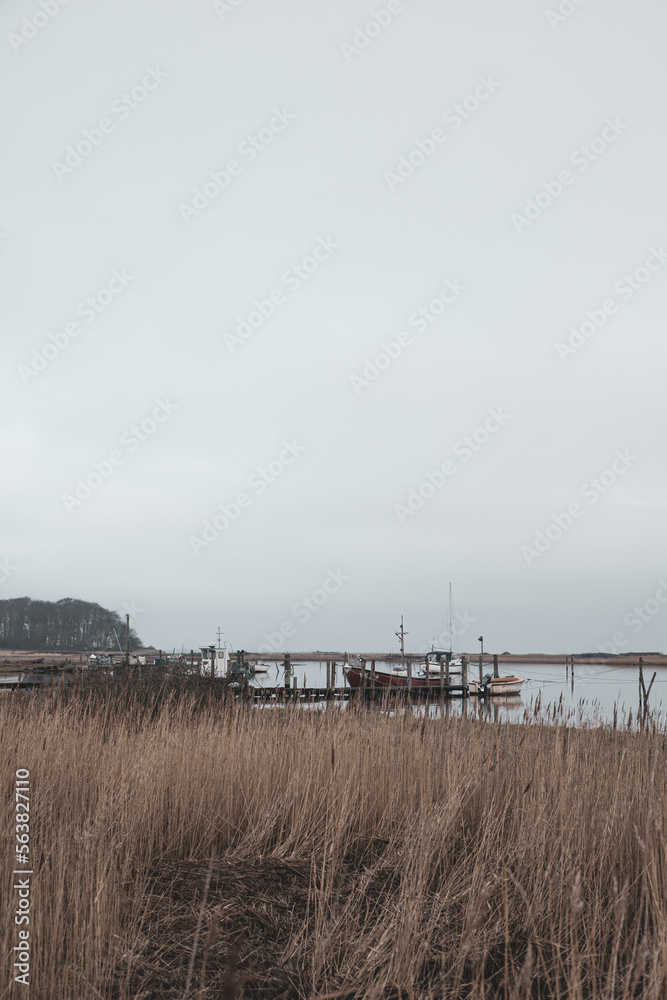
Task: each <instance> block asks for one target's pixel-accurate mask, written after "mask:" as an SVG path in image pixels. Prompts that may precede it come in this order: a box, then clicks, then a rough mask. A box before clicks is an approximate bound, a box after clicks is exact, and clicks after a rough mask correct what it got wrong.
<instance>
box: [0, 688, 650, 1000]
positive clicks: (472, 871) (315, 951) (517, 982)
mask: <svg viewBox="0 0 667 1000" xmlns="http://www.w3.org/2000/svg"><path fill="white" fill-rule="evenodd" d="M666 744H667V734H666V733H665V732H664V731H663V729H662V728H661V727H656V726H648V727H647V728H646V730H645V731H644V732H641V733H640V732H637V731H634V730H626V729H623V730H622V729H620V728H616V729H612V728H606V729H604V728H598V729H582V730H574V729H570V728H566V727H564V726H562V725H558V724H554V714H549V710H548V709H547V710H546V711H545V712H544V713H543V714H542V715H537V716H535V718H534V719H533V721H531V723H530V724H524V725H509V724H503V723H494V722H489V721H486V722H484V721H479V720H477V719H474V718H471V719H468V720H465V719H461V718H450V719H432V718H428V717H422V718H419V717H415V716H414V715H413V714H412V713H409V712H408V713H406V712H397V713H388V712H384V711H382V709H381V708H379V709H378V708H377V707H376V708H371V709H370V710H367V709H362V710H359V709H357V708H355V707H351V708H349V709H345V710H341V709H339V708H338V707H335V706H332V705H330V706H329V707H328V708H325V709H318V710H308V709H303V708H301V709H299V708H297V709H293V708H290V707H288V708H280V709H271V710H262V709H257V708H252V707H249V706H246V705H244V704H238V703H234V702H233V701H230V700H229V696H228V694H227V693H226V692H225V690H224V687H223V686H221V685H217V686H215V685H214V686H211V685H210V684H208V685H207V684H206V683H202V682H192V683H190V682H185V681H184V682H178V683H176V682H175V683H173V684H171V685H170V686H169V687H167V686H165V685H161V686H160V685H159V684H157V683H156V682H149V681H146V682H144V683H143V684H142V686H141V687H139V686H138V685H137V684H135V683H132V682H130V681H127V682H122V684H121V682H116V683H113V682H109V683H105V684H103V685H100V686H98V687H95V686H93V687H90V686H88V685H86V686H81V685H77V686H76V687H75V688H74V689H72V690H71V691H66V690H64V689H62V690H60V691H53V692H41V693H39V694H30V695H25V694H19V693H17V694H12V695H9V696H5V697H4V698H3V699H2V700H1V701H0V763H1V766H2V785H1V788H2V805H1V816H2V826H1V830H2V838H3V843H4V845H5V847H6V850H4V851H3V856H4V857H5V859H6V861H5V864H6V873H5V875H4V876H3V879H4V886H5V888H4V889H3V893H2V903H1V909H2V914H1V922H0V942H1V944H2V948H1V954H2V956H3V968H2V970H0V997H1V998H2V1000H4V998H9V997H15V996H17V997H18V996H23V995H24V994H22V993H21V992H20V990H21V989H22V988H21V987H16V988H14V985H13V984H12V970H11V960H10V959H9V958H8V957H7V956H9V955H10V954H11V950H12V947H13V945H14V944H15V943H16V934H15V932H16V928H15V926H14V923H13V910H14V907H15V900H14V898H13V895H14V894H13V893H12V892H10V891H6V890H9V887H10V884H11V883H10V878H11V874H10V873H11V869H12V868H13V830H12V825H13V810H14V803H13V787H14V772H15V770H16V768H18V767H25V768H28V769H29V770H30V774H31V814H32V819H31V823H32V827H31V845H32V852H33V853H32V855H31V859H32V863H33V867H34V870H35V875H34V876H33V887H34V889H33V898H32V916H31V924H30V928H31V931H32V935H33V939H34V945H33V952H34V954H33V970H32V985H31V987H30V997H31V1000H70V998H71V1000H79V998H81V1000H83V998H86V1000H87V998H93V997H103V998H104V1000H130V998H142V1000H157V998H160V1000H171V998H173V1000H177V998H178V1000H181V998H183V996H184V993H185V988H186V981H187V978H188V970H189V968H190V966H191V976H190V985H189V996H190V997H191V998H197V1000H204V998H212V997H220V996H225V997H227V1000H231V997H232V996H234V995H235V994H239V992H240V991H242V993H241V995H242V996H243V997H251V996H253V997H257V998H259V1000H270V998H273V997H294V998H296V997H303V998H315V997H319V998H322V1000H324V998H327V1000H334V998H353V997H367V998H369V1000H376V998H377V1000H379V998H392V1000H393V998H396V1000H398V998H409V1000H412V998H422V997H423V998H436V997H438V998H450V997H451V998H460V997H479V998H482V997H488V998H491V997H503V998H507V1000H510V998H512V1000H515V998H516V1000H520V998H527V997H545V998H547V997H548V998H551V997H554V998H565V997H568V998H582V1000H583V998H600V1000H602V998H605V1000H628V998H630V997H639V996H642V997H648V998H656V1000H658V998H663V997H665V996H666V995H667V919H666V915H667V895H666V893H667V867H666V862H667V858H666V855H665V832H664V831H665V828H666V819H667V816H666V811H667V804H666V802H665V794H664V793H665V760H666ZM207 875H208V883H207ZM205 891H206V892H205ZM204 893H205V895H204ZM200 920H201V925H200V931H199V935H198V941H197V942H195V935H196V934H197V927H198V923H199V922H200Z"/></svg>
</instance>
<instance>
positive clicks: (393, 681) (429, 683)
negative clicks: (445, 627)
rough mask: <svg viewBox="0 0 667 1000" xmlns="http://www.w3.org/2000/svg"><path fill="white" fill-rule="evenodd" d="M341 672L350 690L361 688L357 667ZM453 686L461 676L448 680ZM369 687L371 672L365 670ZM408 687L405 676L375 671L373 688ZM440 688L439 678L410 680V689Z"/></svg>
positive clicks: (346, 668)
mask: <svg viewBox="0 0 667 1000" xmlns="http://www.w3.org/2000/svg"><path fill="white" fill-rule="evenodd" d="M343 672H344V674H345V676H346V678H347V683H348V684H349V685H350V687H351V688H353V689H356V688H360V687H361V669H360V668H359V667H343ZM451 682H454V684H460V683H461V675H460V674H459V675H455V676H454V677H452V678H450V683H451ZM370 686H371V672H370V670H366V687H367V688H370ZM407 686H408V678H407V676H406V675H402V674H395V673H389V672H388V671H385V670H376V671H375V687H376V688H406V687H407ZM439 687H440V677H439V676H438V677H433V676H431V677H429V678H428V680H427V679H426V677H419V676H417V677H413V678H412V689H413V690H415V689H419V690H421V689H424V688H439Z"/></svg>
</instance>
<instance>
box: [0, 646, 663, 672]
mask: <svg viewBox="0 0 667 1000" xmlns="http://www.w3.org/2000/svg"><path fill="white" fill-rule="evenodd" d="M110 652H112V653H114V651H113V650H110ZM163 652H164V654H165V655H167V656H170V655H173V654H172V653H171V651H170V650H168V649H165V650H164V651H163ZM195 652H196V653H197V652H198V650H195ZM244 652H245V653H246V654H247V655H248V656H250V657H251V658H252V659H259V660H269V661H273V662H280V663H282V661H283V658H284V656H285V652H284V651H279V652H275V653H258V652H255V651H254V650H250V649H248V650H244ZM288 652H289V655H290V657H291V659H292V662H293V663H303V662H305V661H310V662H312V661H318V660H319V661H322V662H325V661H326V660H335V661H336V663H342V662H343V660H344V659H345V656H346V653H345V652H341V651H340V650H319V649H318V650H314V651H310V652H291V651H289V650H288ZM137 653H138V654H139V655H143V654H144V653H146V654H147V655H148V656H149V658H150V657H152V656H153V655H154V654H157V650H153V649H152V648H151V649H147V650H132V655H136V654H137ZM189 653H190V651H189V650H185V653H184V655H186V656H189ZM114 655H116V656H120V655H122V654H121V653H114ZM176 655H178V653H177V654H176ZM359 655H361V656H363V657H365V658H366V660H368V662H369V663H370V661H371V660H377V661H383V662H395V661H400V659H401V654H400V653H396V652H392V653H386V652H385V653H381V652H380V653H378V652H375V653H373V652H371V653H366V652H362V653H360V654H359ZM405 655H406V657H409V658H410V659H411V660H412V661H413V662H414V661H418V660H421V659H423V657H424V654H423V653H417V652H410V651H409V650H406V653H405ZM457 655H458V654H457ZM462 655H466V656H468V657H469V659H470V661H471V662H472V663H478V662H479V653H477V652H472V653H465V654H462ZM570 655H572V656H574V665H575V668H576V667H577V665H584V664H586V665H594V666H609V667H633V666H637V664H638V662H639V657H640V656H641V658H642V661H643V664H644V666H652V667H667V654H663V653H640V652H638V653H624V654H622V655H621V654H619V655H615V656H608V655H605V654H604V653H590V654H587V653H573V654H570V653H498V663H505V664H519V663H545V664H548V663H553V664H559V665H560V666H565V664H566V663H567V662H569V660H570ZM89 656H90V652H83V653H79V652H70V653H51V652H48V651H44V650H35V649H30V650H27V649H11V650H10V649H0V665H1V664H4V665H7V666H9V665H11V664H12V663H15V662H16V661H18V660H23V661H24V662H25V664H26V665H28V661H30V660H34V659H37V658H41V657H43V658H44V661H45V665H47V666H58V665H59V664H64V663H65V661H67V662H69V663H77V662H81V663H87V662H88V657H89ZM233 656H234V654H232V657H233ZM347 656H349V657H350V658H352V657H356V656H357V651H356V650H354V651H353V650H348V651H347ZM484 662H485V663H493V653H484Z"/></svg>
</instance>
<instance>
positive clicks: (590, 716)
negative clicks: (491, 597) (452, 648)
mask: <svg viewBox="0 0 667 1000" xmlns="http://www.w3.org/2000/svg"><path fill="white" fill-rule="evenodd" d="M368 669H369V670H370V664H369V665H368ZM377 669H378V670H380V669H382V670H392V669H393V664H382V663H381V662H380V661H379V660H378V661H377ZM484 669H485V672H486V671H487V670H489V667H488V666H487V665H486V664H485V667H484ZM654 672H655V674H656V678H655V682H654V684H653V687H652V689H651V693H650V697H649V705H650V708H651V710H652V711H655V712H656V713H658V714H662V715H663V716H664V714H665V707H666V706H667V667H646V668H645V669H644V683H645V684H646V687H647V688H648V685H649V683H650V681H651V677H652V676H653V673H654ZM500 674H501V675H508V674H518V675H519V676H520V677H524V678H525V679H526V682H525V684H524V685H523V689H522V691H521V695H520V696H519V697H518V698H512V699H502V698H494V699H491V700H490V701H489V703H488V704H486V703H480V704H478V699H476V698H471V699H470V701H469V703H468V709H467V710H468V714H470V713H471V712H473V713H475V714H477V713H483V714H485V715H487V716H490V717H491V718H497V719H501V718H502V719H509V720H510V721H516V722H519V721H521V720H522V719H524V718H525V716H526V713H528V714H529V715H530V716H533V714H534V713H535V711H536V710H539V711H541V713H542V714H543V715H544V714H545V713H546V709H547V708H548V707H549V706H550V707H551V710H553V707H554V706H559V712H560V713H561V714H560V718H561V721H562V719H563V718H565V719H567V720H568V724H569V725H578V726H584V725H600V724H605V723H611V722H612V721H613V717H614V708H616V712H617V717H618V722H619V724H621V723H623V722H625V721H626V720H627V718H628V715H629V713H630V711H632V716H633V718H635V717H636V715H637V707H638V704H639V672H638V669H637V667H610V666H608V665H606V664H604V665H600V666H587V665H584V664H583V663H582V664H576V663H575V667H574V680H572V678H571V676H568V677H567V678H566V676H565V665H564V664H562V665H561V664H543V663H542V664H537V663H528V662H527V663H522V664H512V665H511V666H503V665H501V667H500ZM477 675H478V668H477V666H476V664H473V668H472V671H471V673H470V676H471V677H475V678H476V677H477ZM293 676H295V677H296V678H297V681H298V684H299V686H301V685H302V684H303V683H304V678H305V683H306V686H307V687H322V688H323V687H326V663H324V662H322V663H320V662H318V661H310V662H305V663H294V664H293ZM283 682H284V673H283V667H282V664H280V665H273V664H272V665H271V667H270V670H269V673H268V674H267V675H264V676H262V677H256V678H255V680H254V684H255V686H257V687H275V686H276V684H279V683H280V684H282V683H283ZM343 685H344V679H343V672H342V667H341V665H340V664H339V665H338V667H337V669H336V686H337V687H343ZM461 709H462V706H461V701H460V699H458V698H456V699H452V700H451V703H450V704H449V705H448V711H449V712H450V713H452V714H460V712H461ZM421 710H422V711H423V707H422V709H421ZM430 710H431V711H432V712H436V711H437V708H436V707H435V706H431V709H430ZM416 711H419V707H418V706H417V707H416Z"/></svg>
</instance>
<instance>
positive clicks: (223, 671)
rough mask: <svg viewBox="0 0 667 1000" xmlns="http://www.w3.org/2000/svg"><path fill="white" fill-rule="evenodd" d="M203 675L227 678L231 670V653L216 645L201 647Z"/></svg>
mask: <svg viewBox="0 0 667 1000" xmlns="http://www.w3.org/2000/svg"><path fill="white" fill-rule="evenodd" d="M199 648H200V649H201V673H202V675H203V676H204V677H226V676H227V671H228V668H229V651H228V650H227V649H221V648H220V644H219V642H218V648H217V649H216V647H215V646H214V645H211V646H200V647H199Z"/></svg>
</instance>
